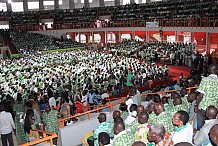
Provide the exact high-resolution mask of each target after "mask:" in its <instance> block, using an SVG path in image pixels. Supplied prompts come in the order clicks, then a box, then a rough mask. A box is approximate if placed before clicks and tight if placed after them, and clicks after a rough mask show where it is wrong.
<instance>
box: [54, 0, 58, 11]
mask: <svg viewBox="0 0 218 146" xmlns="http://www.w3.org/2000/svg"><path fill="white" fill-rule="evenodd" d="M54 9H55V10H58V9H59V0H54Z"/></svg>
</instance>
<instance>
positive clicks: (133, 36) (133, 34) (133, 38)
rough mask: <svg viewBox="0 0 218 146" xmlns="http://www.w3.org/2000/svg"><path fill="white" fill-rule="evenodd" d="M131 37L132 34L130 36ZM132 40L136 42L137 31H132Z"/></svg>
mask: <svg viewBox="0 0 218 146" xmlns="http://www.w3.org/2000/svg"><path fill="white" fill-rule="evenodd" d="M130 35H131V34H130ZM131 39H132V40H135V31H132V35H131Z"/></svg>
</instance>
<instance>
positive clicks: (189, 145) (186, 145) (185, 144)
mask: <svg viewBox="0 0 218 146" xmlns="http://www.w3.org/2000/svg"><path fill="white" fill-rule="evenodd" d="M174 146H193V145H192V144H190V143H188V142H180V143H177V144H175V145H174Z"/></svg>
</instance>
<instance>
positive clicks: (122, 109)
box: [119, 103, 127, 112]
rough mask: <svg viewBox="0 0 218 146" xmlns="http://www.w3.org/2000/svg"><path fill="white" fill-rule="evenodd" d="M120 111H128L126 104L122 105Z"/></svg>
mask: <svg viewBox="0 0 218 146" xmlns="http://www.w3.org/2000/svg"><path fill="white" fill-rule="evenodd" d="M119 110H121V111H122V112H124V111H127V105H126V104H125V103H121V104H120V107H119Z"/></svg>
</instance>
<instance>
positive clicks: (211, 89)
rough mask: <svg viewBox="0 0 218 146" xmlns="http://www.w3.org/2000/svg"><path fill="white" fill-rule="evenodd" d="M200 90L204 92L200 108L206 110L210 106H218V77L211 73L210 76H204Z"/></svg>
mask: <svg viewBox="0 0 218 146" xmlns="http://www.w3.org/2000/svg"><path fill="white" fill-rule="evenodd" d="M197 91H198V92H200V93H202V94H204V95H203V98H202V101H201V102H200V104H199V109H203V110H206V109H207V107H208V106H210V105H213V106H215V107H216V108H218V103H217V101H218V77H217V75H215V74H211V75H209V76H208V77H205V78H202V80H201V83H200V85H199V88H198V89H197Z"/></svg>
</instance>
